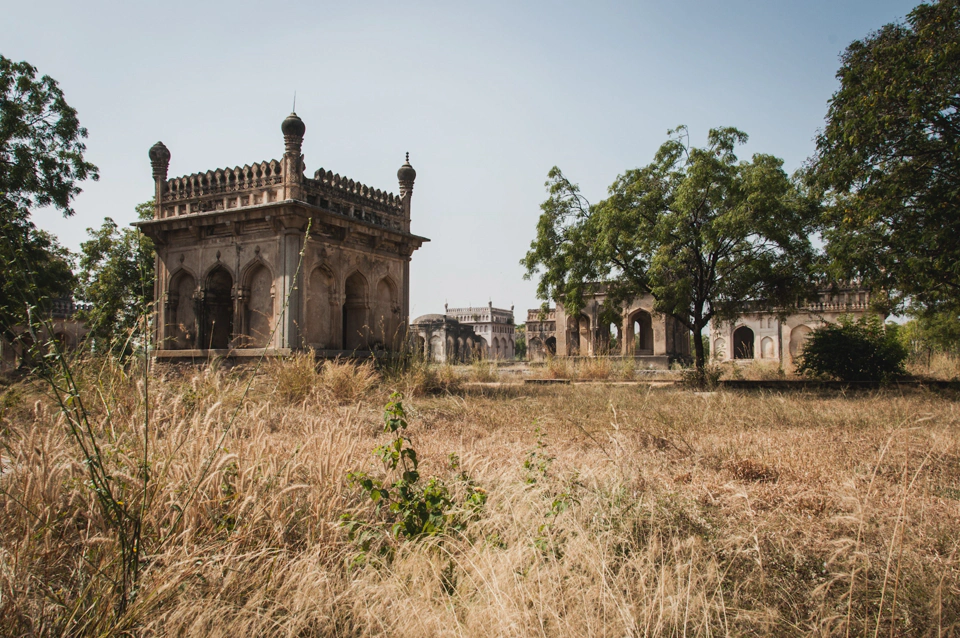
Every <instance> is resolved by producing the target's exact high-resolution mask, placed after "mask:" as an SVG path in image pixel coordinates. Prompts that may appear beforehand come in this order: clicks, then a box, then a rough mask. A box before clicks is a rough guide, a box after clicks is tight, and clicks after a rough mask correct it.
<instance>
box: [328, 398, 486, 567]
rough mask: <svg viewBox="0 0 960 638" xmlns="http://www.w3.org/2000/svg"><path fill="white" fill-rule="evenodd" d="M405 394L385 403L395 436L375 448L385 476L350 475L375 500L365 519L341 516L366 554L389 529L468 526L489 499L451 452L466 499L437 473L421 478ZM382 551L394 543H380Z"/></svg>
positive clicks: (406, 532)
mask: <svg viewBox="0 0 960 638" xmlns="http://www.w3.org/2000/svg"><path fill="white" fill-rule="evenodd" d="M402 398H403V397H402V395H401V394H400V393H398V392H394V393H393V394H391V395H390V402H389V403H387V405H386V407H385V409H384V428H383V431H384V432H386V433H388V434H391V435H393V437H394V438H393V439H392V440H391V441H390V442H388V443H386V444H385V445H381V446H379V447H377V448H376V449H375V450H374V452H373V453H374V456H376V457H377V458H378V459H379V460H380V462H381V463H383V467H384V470H385V474H384V475H383V476H382V477H380V478H377V477H373V476H370V475H369V474H368V473H366V472H350V473H348V474H347V481H348V482H349V483H350V485H352V486H353V487H358V488H360V490H362V491H363V492H364V493H365V494H366V495H367V497H368V498H369V499H370V501H371V502H372V503H373V504H374V518H373V520H371V521H363V520H360V519H358V518H356V517H354V516H352V515H350V514H344V515H343V516H342V517H341V520H342V522H343V525H344V527H345V528H346V530H347V534H348V536H349V538H350V540H352V541H354V542H356V543H357V544H358V545H359V546H360V549H361V550H362V552H363V554H361V557H362V556H364V555H365V553H366V552H368V551H370V549H371V548H372V547H373V546H374V542H375V541H377V540H380V539H383V537H384V535H385V532H386V531H387V530H389V534H390V536H391V537H393V538H395V539H409V540H413V539H418V538H423V537H428V536H437V535H441V534H444V533H447V532H453V531H463V530H464V529H465V527H466V525H467V523H468V522H469V521H470V520H471V519H472V518H473V517H475V516H476V514H477V512H478V510H479V509H480V508H482V507H483V504H484V503H485V502H486V493H485V492H484V491H483V490H482V489H481V488H479V487H477V486H476V485H475V484H474V483H473V481H472V480H471V479H470V478H469V477H468V476H467V475H466V474H465V473H464V472H463V471H462V470H460V461H459V458H457V457H456V455H451V457H450V461H451V463H450V464H451V467H452V468H453V469H455V470H460V473H459V476H458V480H460V481H462V482H463V483H464V484H465V486H466V488H467V489H466V497H465V499H464V503H462V504H458V503H457V502H456V500H455V497H454V495H453V493H452V492H451V491H450V489H449V488H448V487H447V485H446V484H445V483H444V481H443V480H442V479H440V478H437V477H431V478H429V479H427V481H426V482H425V483H421V476H420V470H419V467H420V460H419V458H418V456H417V451H416V450H415V449H414V448H413V447H412V444H411V441H410V438H409V437H408V436H406V435H405V434H404V432H405V431H406V429H407V415H406V411H405V410H404V408H403V403H402V402H401V400H402ZM379 549H380V551H381V553H386V551H388V549H389V547H388V546H387V545H383V544H381V545H380V548H379Z"/></svg>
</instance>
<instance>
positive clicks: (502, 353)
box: [443, 301, 516, 361]
mask: <svg viewBox="0 0 960 638" xmlns="http://www.w3.org/2000/svg"><path fill="white" fill-rule="evenodd" d="M443 309H444V312H445V313H446V315H447V316H448V317H451V318H453V319H456V320H457V321H458V322H460V323H461V324H462V325H465V326H470V327H471V328H473V331H474V332H475V333H476V334H477V336H479V337H480V338H481V339H482V343H481V346H482V347H483V356H484V357H485V358H487V359H503V360H507V361H512V360H513V358H514V356H515V355H516V350H515V345H516V344H515V341H516V326H515V325H514V322H513V306H511V307H510V310H504V309H503V308H494V307H493V302H492V301H491V302H489V303H488V304H487V305H486V306H478V307H471V308H450V307H448V305H447V304H443Z"/></svg>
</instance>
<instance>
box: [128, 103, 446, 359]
mask: <svg viewBox="0 0 960 638" xmlns="http://www.w3.org/2000/svg"><path fill="white" fill-rule="evenodd" d="M281 131H282V133H283V140H284V153H283V157H282V158H281V159H280V160H279V161H277V160H271V161H265V162H259V163H256V164H253V165H247V166H243V167H237V168H227V169H217V170H212V171H207V172H205V173H194V174H192V175H187V176H184V177H175V178H173V179H168V178H167V169H168V166H169V163H170V151H168V150H167V148H166V147H165V146H164V145H163V144H162V143H160V142H158V143H157V144H156V145H154V146H153V148H151V149H150V161H151V164H152V166H153V177H154V181H155V184H156V193H155V201H156V208H155V211H154V218H153V219H152V220H150V221H144V222H138V223H137V224H135V225H136V226H138V227H139V228H140V229H141V230H142V231H143V232H144V233H145V234H146V235H148V236H150V237H151V238H152V239H153V240H154V241H155V243H156V248H157V262H156V264H157V268H156V276H157V283H156V290H155V299H156V302H157V316H158V320H157V322H156V354H157V356H158V358H188V357H205V356H208V355H211V354H217V355H230V356H244V355H258V354H260V353H262V352H264V351H266V352H267V353H268V354H281V353H285V352H289V351H290V350H293V349H302V348H314V349H315V350H316V351H317V352H318V354H319V355H321V356H337V355H343V354H366V353H369V352H370V351H375V350H380V349H383V350H393V349H397V348H399V347H401V346H402V344H403V343H404V342H405V338H406V335H405V331H406V326H407V322H408V315H409V307H410V301H409V299H410V258H411V255H413V251H415V250H416V249H417V248H419V247H420V246H421V245H422V244H423V242H425V241H429V240H427V239H426V238H424V237H418V236H417V235H414V234H412V233H411V232H410V202H411V198H412V196H413V184H414V180H415V178H416V171H414V169H413V167H412V166H411V165H410V162H409V155H408V157H407V161H406V162H405V163H404V164H403V165H402V166H401V168H400V170H399V171H398V173H397V177H398V179H399V182H400V194H399V195H393V194H391V193H387V192H384V191H381V190H379V189H374V188H371V187H369V186H366V185H364V184H361V183H359V182H356V181H354V180H352V179H348V178H346V177H342V176H340V175H339V174H334V173H332V172H329V171H325V170H324V169H322V168H321V169H319V170H318V171H316V173H314V176H313V178H309V177H307V176H306V175H305V174H304V170H305V165H304V160H303V155H302V154H301V147H302V143H303V136H304V133H305V131H306V126H305V125H304V123H303V121H302V120H301V119H300V118H299V117H297V115H296V114H295V113H291V114H290V115H289V116H288V117H287V118H286V119H285V120H283V123H282V125H281Z"/></svg>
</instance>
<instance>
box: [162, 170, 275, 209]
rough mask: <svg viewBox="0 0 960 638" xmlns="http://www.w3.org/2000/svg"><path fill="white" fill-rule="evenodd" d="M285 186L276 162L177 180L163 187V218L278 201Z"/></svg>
mask: <svg viewBox="0 0 960 638" xmlns="http://www.w3.org/2000/svg"><path fill="white" fill-rule="evenodd" d="M282 183H283V166H282V165H281V164H280V162H278V161H277V160H270V161H266V162H259V163H256V164H253V166H250V165H249V164H248V165H246V166H238V167H236V168H218V169H217V170H215V171H207V172H205V173H194V174H192V175H184V176H183V177H174V178H172V179H168V180H166V182H164V184H163V196H162V200H161V202H162V204H161V209H162V211H163V217H173V216H175V215H185V214H189V213H199V212H205V211H210V210H222V209H225V208H237V207H241V206H249V205H251V204H261V203H266V202H269V201H275V200H276V187H277V186H279V185H281V184H282Z"/></svg>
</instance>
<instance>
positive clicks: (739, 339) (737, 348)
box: [733, 326, 753, 359]
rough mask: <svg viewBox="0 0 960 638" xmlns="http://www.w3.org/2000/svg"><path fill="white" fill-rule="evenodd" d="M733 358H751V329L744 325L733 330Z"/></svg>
mask: <svg viewBox="0 0 960 638" xmlns="http://www.w3.org/2000/svg"><path fill="white" fill-rule="evenodd" d="M733 358H734V359H753V330H751V329H750V328H748V327H746V326H740V327H739V328H737V329H736V330H734V331H733Z"/></svg>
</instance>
